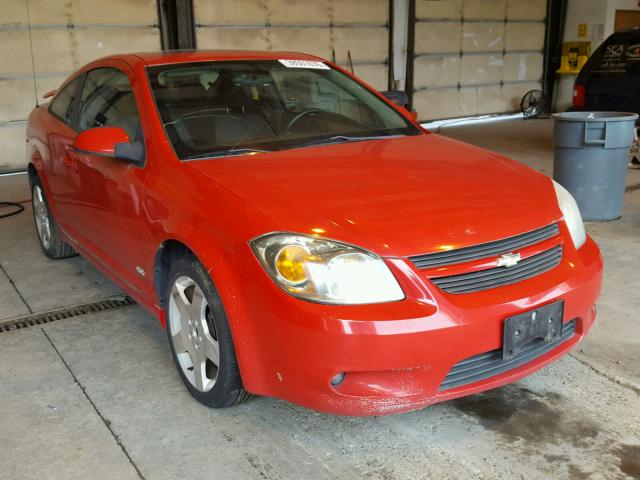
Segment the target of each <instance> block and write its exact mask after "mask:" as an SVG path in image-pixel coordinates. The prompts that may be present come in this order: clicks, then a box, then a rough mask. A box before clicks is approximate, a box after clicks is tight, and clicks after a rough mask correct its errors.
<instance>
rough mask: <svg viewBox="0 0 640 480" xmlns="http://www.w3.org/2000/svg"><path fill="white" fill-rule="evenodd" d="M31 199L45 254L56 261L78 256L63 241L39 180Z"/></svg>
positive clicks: (32, 190) (36, 180)
mask: <svg viewBox="0 0 640 480" xmlns="http://www.w3.org/2000/svg"><path fill="white" fill-rule="evenodd" d="M31 198H32V202H33V219H34V221H35V224H36V231H37V232H38V239H39V240H40V246H41V247H42V251H43V252H44V254H45V255H46V256H47V257H49V258H53V259H56V260H57V259H59V258H67V257H72V256H74V255H77V253H76V251H75V250H74V249H73V247H72V246H71V245H69V244H68V243H66V242H65V241H64V240H62V238H61V236H60V228H59V227H58V224H57V223H56V221H55V219H54V218H53V215H51V210H50V209H49V204H48V203H47V197H46V196H45V193H44V189H43V188H42V184H41V183H40V180H39V179H38V178H36V179H35V180H34V182H33V186H32V189H31Z"/></svg>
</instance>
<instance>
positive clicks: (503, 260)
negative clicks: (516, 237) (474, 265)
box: [496, 253, 521, 267]
mask: <svg viewBox="0 0 640 480" xmlns="http://www.w3.org/2000/svg"><path fill="white" fill-rule="evenodd" d="M520 260H521V257H520V254H519V253H505V254H504V255H500V256H499V257H498V260H497V261H496V265H497V266H498V267H513V266H515V265H517V264H518V262H519V261H520Z"/></svg>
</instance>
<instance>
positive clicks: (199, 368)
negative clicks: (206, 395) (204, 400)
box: [191, 357, 209, 392]
mask: <svg viewBox="0 0 640 480" xmlns="http://www.w3.org/2000/svg"><path fill="white" fill-rule="evenodd" d="M191 359H192V360H194V358H193V357H191ZM193 380H194V383H195V387H196V388H197V389H198V390H200V391H201V392H204V391H205V390H206V387H207V386H208V383H209V379H208V378H207V374H206V369H205V361H204V359H198V360H197V361H195V360H194V362H193Z"/></svg>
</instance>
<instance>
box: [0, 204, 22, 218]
mask: <svg viewBox="0 0 640 480" xmlns="http://www.w3.org/2000/svg"><path fill="white" fill-rule="evenodd" d="M6 207H9V208H15V210H14V211H12V212H9V213H3V214H1V215H0V218H7V217H11V216H13V215H17V214H19V213H20V212H22V211H23V210H24V205H22V204H21V203H15V202H0V209H2V208H6Z"/></svg>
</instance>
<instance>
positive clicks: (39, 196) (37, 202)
mask: <svg viewBox="0 0 640 480" xmlns="http://www.w3.org/2000/svg"><path fill="white" fill-rule="evenodd" d="M33 216H34V218H35V220H36V230H38V237H39V238H40V242H42V246H43V247H44V248H45V250H48V249H49V247H50V246H51V225H50V223H49V212H48V210H47V205H46V203H45V201H44V194H43V193H42V189H41V188H40V186H39V185H36V186H34V187H33Z"/></svg>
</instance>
